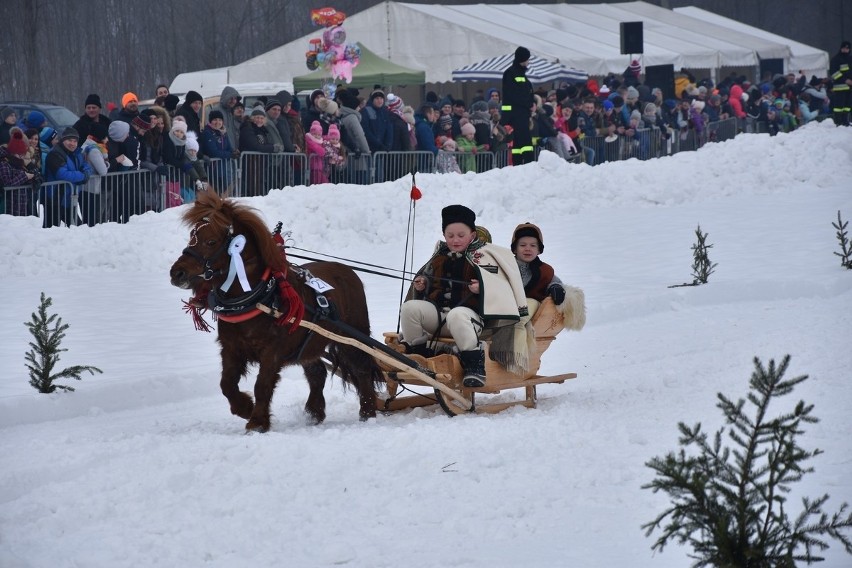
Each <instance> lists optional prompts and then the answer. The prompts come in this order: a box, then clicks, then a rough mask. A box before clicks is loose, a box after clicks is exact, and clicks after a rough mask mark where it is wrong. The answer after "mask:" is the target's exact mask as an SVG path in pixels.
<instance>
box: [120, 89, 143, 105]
mask: <svg viewBox="0 0 852 568" xmlns="http://www.w3.org/2000/svg"><path fill="white" fill-rule="evenodd" d="M138 102H139V97H137V96H136V95H134V94H133V93H130V92H127V93H124V95H122V97H121V106H122V108H125V107H127V105H129V104H130V103H138Z"/></svg>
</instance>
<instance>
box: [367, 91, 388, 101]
mask: <svg viewBox="0 0 852 568" xmlns="http://www.w3.org/2000/svg"><path fill="white" fill-rule="evenodd" d="M377 97H382V98H383V99H384V98H385V92H384V91H383V90H381V89H376V90H374V91H373V92H372V93H370V102H372V101H373V99H375V98H377Z"/></svg>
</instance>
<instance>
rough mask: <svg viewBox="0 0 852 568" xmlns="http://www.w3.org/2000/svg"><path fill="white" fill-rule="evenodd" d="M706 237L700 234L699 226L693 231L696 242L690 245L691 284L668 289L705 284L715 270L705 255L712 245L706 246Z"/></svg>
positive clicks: (676, 285) (713, 264) (677, 285)
mask: <svg viewBox="0 0 852 568" xmlns="http://www.w3.org/2000/svg"><path fill="white" fill-rule="evenodd" d="M707 235H709V233H702V232H701V225H698V228H697V229H695V236H696V238H697V239H698V240H697V242H696V243H695V244H694V245H692V276H693V279H692V284H688V283H686V282H684V283H683V284H674V285H672V286H669V288H679V287H681V286H698V285H699V284H707V281H708V280H709V279H710V275H711V274H713V271H714V270H715V269H716V263H713V262H710V257H709V256H708V255H707V251H708V250H709V249H711V248H713V245H708V244H707Z"/></svg>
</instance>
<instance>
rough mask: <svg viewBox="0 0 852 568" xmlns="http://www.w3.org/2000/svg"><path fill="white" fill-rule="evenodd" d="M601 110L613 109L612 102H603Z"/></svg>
mask: <svg viewBox="0 0 852 568" xmlns="http://www.w3.org/2000/svg"><path fill="white" fill-rule="evenodd" d="M603 108H604V110H610V109H612V108H613V105H612V101H610V100H606V101H604V102H603Z"/></svg>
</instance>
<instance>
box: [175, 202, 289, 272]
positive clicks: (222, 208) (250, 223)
mask: <svg viewBox="0 0 852 568" xmlns="http://www.w3.org/2000/svg"><path fill="white" fill-rule="evenodd" d="M182 219H183V223H184V224H185V225H187V226H188V227H194V226H195V225H197V224H198V223H199V222H200V221H204V220H206V221H207V222H208V223H209V224H210V226H211V227H212V228H213V229H214V230H217V231H221V232H223V233H224V232H226V231H227V230H228V226H229V225H233V227H234V234H242V235H245V236H246V238H249V239H250V240H253V241H254V244H255V246H256V247H257V250H258V253H259V254H260V256H261V258H262V259H263V262H264V264H266V265H267V266H268V267H270V268H271V269H272V270H283V268H284V264H285V261H284V258H283V256H282V255H281V251H280V249H279V248H278V245H276V244H275V241H273V240H272V236H271V233H270V231H269V228H268V227H267V226H266V223H265V222H264V221H263V219H261V218H260V215H258V213H257V212H256V210H255V209H254V208H252V207H248V206H247V205H241V204H240V203H237V202H236V201H235V200H233V199H229V198H222V197H219V196H218V195H217V194H216V192H215V191H199V192H198V193H197V194H196V198H195V202H194V203H193V205H192V207H190V208H188V209H187V210H186V211H184V213H183V217H182Z"/></svg>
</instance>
